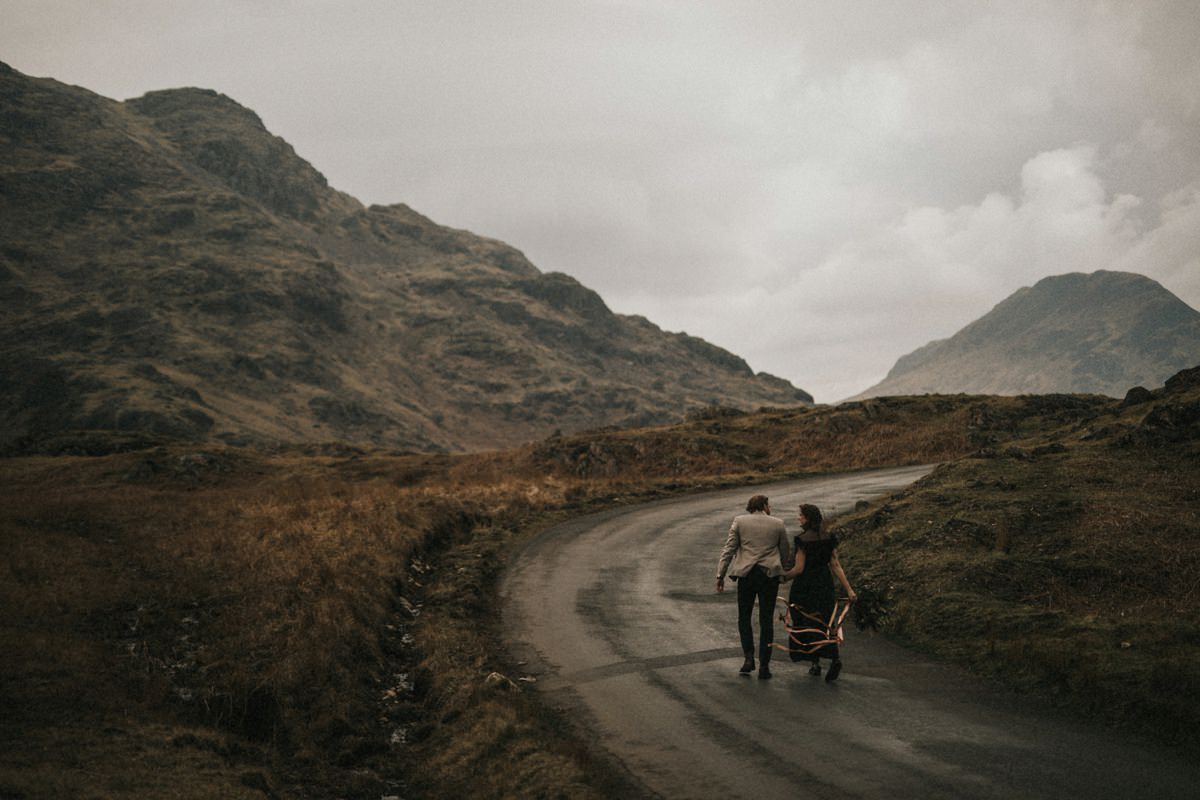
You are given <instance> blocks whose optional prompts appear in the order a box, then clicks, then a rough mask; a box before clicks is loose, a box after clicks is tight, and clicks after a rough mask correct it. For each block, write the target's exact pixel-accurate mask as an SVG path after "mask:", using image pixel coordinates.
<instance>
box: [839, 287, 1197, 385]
mask: <svg viewBox="0 0 1200 800" xmlns="http://www.w3.org/2000/svg"><path fill="white" fill-rule="evenodd" d="M1197 364H1200V312H1197V311H1196V310H1195V309H1193V308H1192V307H1191V306H1189V305H1187V304H1186V303H1184V302H1183V301H1182V300H1180V299H1179V298H1178V297H1176V296H1175V295H1173V294H1171V292H1169V291H1167V290H1166V289H1164V288H1163V287H1162V286H1161V285H1160V284H1158V283H1157V282H1155V281H1153V280H1151V279H1150V278H1147V277H1145V276H1143V275H1136V274H1133V273H1128V272H1106V271H1098V272H1093V273H1091V274H1083V273H1071V274H1068V275H1057V276H1054V277H1050V278H1044V279H1043V280H1041V281H1038V283H1037V284H1035V285H1034V286H1033V287H1032V288H1030V287H1025V288H1022V289H1019V290H1018V291H1016V292H1015V293H1014V294H1013V295H1011V296H1010V297H1009V298H1008V299H1006V300H1005V301H1004V302H1002V303H1000V304H999V305H998V306H996V307H995V308H993V309H992V310H991V311H990V312H988V313H987V314H986V315H985V316H983V317H981V318H980V319H978V320H976V321H975V322H973V323H971V324H970V325H968V326H967V327H965V328H963V329H962V330H961V331H959V332H958V333H956V334H954V336H951V337H950V338H949V339H941V340H938V341H934V342H930V343H929V344H927V345H925V346H924V347H921V348H920V349H918V350H914V351H913V352H911V353H909V354H908V355H906V356H903V357H902V358H900V359H899V360H898V361H897V362H896V365H895V366H894V367H892V370H891V372H889V373H888V375H887V377H886V378H884V380H883V381H881V382H880V383H878V384H876V385H875V386H872V387H871V388H870V389H867V390H866V391H865V392H863V393H862V394H860V395H858V398H864V397H878V396H881V395H912V394H935V393H936V394H951V393H957V392H965V393H970V394H1004V395H1015V394H1045V393H1055V392H1067V393H1087V394H1106V395H1111V396H1114V397H1121V396H1123V395H1124V394H1125V392H1126V390H1128V389H1129V387H1130V386H1139V385H1140V386H1146V387H1154V386H1161V385H1162V383H1163V381H1165V380H1166V379H1167V378H1169V377H1170V376H1171V375H1173V374H1175V373H1176V372H1178V371H1180V370H1181V369H1186V368H1188V367H1194V366H1196V365H1197ZM856 399H857V398H856Z"/></svg>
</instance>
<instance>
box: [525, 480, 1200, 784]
mask: <svg viewBox="0 0 1200 800" xmlns="http://www.w3.org/2000/svg"><path fill="white" fill-rule="evenodd" d="M928 469H929V468H927V467H926V468H905V469H898V470H883V471H873V472H867V473H857V474H851V475H842V476H831V477H821V478H811V479H805V480H801V481H790V482H787V483H781V484H776V485H772V486H768V487H759V488H753V487H751V488H740V489H737V490H732V491H721V492H716V493H709V494H704V495H697V496H692V497H687V498H676V499H671V500H665V501H660V502H656V503H652V504H648V505H643V506H637V507H629V508H623V509H616V510H612V511H607V512H603V513H600V514H595V515H591V516H588V517H581V518H579V519H576V520H572V521H569V522H567V523H564V524H562V525H559V526H556V527H555V528H553V529H551V530H548V531H546V532H545V533H543V534H542V535H540V536H539V537H537V538H536V539H535V540H534V541H532V542H531V543H530V544H529V545H528V546H527V547H526V548H525V549H524V550H523V551H522V553H520V554H518V555H517V557H516V558H514V559H513V560H512V567H511V568H510V570H509V572H508V573H507V575H506V576H505V579H504V582H503V586H502V595H503V600H504V622H505V628H506V631H507V632H508V635H509V642H508V644H509V647H510V649H511V651H512V653H513V654H514V655H515V656H516V657H517V658H518V659H520V660H523V661H525V662H526V666H525V667H524V669H525V670H526V671H528V672H529V673H531V674H533V675H535V676H537V678H538V682H537V684H535V685H536V686H537V688H538V690H539V691H540V692H541V693H542V695H543V698H544V699H545V700H546V702H548V703H549V704H550V705H552V706H555V707H557V708H560V709H562V710H564V711H565V712H566V713H568V714H570V715H572V716H573V717H574V718H576V719H578V720H580V724H581V725H583V726H584V728H585V729H586V730H588V731H590V732H591V733H592V734H593V735H594V736H595V740H596V741H597V742H598V744H599V745H600V746H601V747H602V748H603V749H604V750H605V751H607V753H608V754H609V755H611V756H612V757H613V758H614V759H615V760H616V761H617V762H619V763H620V764H621V765H622V766H623V767H624V768H625V769H627V770H628V772H629V774H630V775H631V776H632V777H633V778H634V779H635V780H636V781H637V782H639V783H640V784H642V785H643V786H644V787H645V788H646V789H647V790H648V791H650V792H652V793H656V794H659V795H662V796H664V797H680V798H684V797H686V798H709V797H711V798H739V797H745V798H775V797H790V796H799V797H803V796H814V797H821V798H849V797H853V798H890V799H892V800H895V798H908V797H913V798H917V797H919V798H1089V799H1090V800H1096V799H1097V798H1141V797H1146V798H1156V799H1157V800H1166V799H1167V798H1185V797H1186V798H1196V797H1200V765H1197V764H1194V763H1190V762H1188V761H1185V760H1183V759H1182V758H1181V757H1180V756H1178V755H1176V754H1173V753H1171V752H1169V751H1165V752H1164V751H1163V750H1161V749H1159V748H1155V747H1153V746H1151V745H1148V744H1145V743H1142V742H1138V741H1134V740H1131V739H1129V738H1128V737H1125V736H1122V735H1119V734H1116V733H1114V732H1112V731H1109V730H1105V729H1097V728H1091V727H1088V726H1085V725H1081V724H1078V723H1075V722H1072V721H1068V720H1064V719H1061V718H1059V717H1058V716H1055V715H1053V714H1049V713H1046V712H1043V711H1040V710H1039V709H1037V708H1036V707H1034V706H1033V705H1032V704H1030V703H1028V702H1026V701H1024V700H1023V699H1021V698H1019V697H1016V696H1014V695H1012V694H1010V693H1007V692H1003V691H1000V690H997V689H995V688H994V687H990V686H988V685H986V684H984V683H982V682H980V681H978V680H976V679H973V678H971V677H970V676H968V675H966V674H965V673H963V672H962V671H960V670H957V669H955V668H952V667H949V666H945V665H940V664H936V663H933V662H931V661H928V660H926V659H925V658H923V657H922V656H921V655H920V654H919V653H914V652H911V651H907V650H904V649H902V648H899V647H897V646H896V645H894V644H891V643H890V642H888V641H887V640H886V639H884V638H883V637H881V636H876V635H871V634H863V633H858V632H857V631H855V630H853V629H852V627H853V626H849V625H848V626H847V630H846V643H845V645H844V646H843V661H844V662H845V669H844V670H843V672H842V677H841V679H840V680H839V681H838V682H837V683H835V684H826V683H825V682H824V680H823V679H822V678H815V677H812V676H810V675H808V672H807V668H806V666H803V665H798V664H792V663H791V662H790V661H788V659H787V658H786V657H784V658H780V655H782V654H779V653H776V657H775V659H774V661H773V662H772V671H773V672H774V674H775V677H774V679H772V680H768V681H760V680H758V679H756V678H753V677H751V678H746V677H740V676H739V675H738V674H737V669H738V667H739V666H740V665H741V651H740V648H739V647H738V640H737V623H736V592H735V591H730V590H727V591H726V592H725V593H724V594H722V595H718V594H716V593H715V592H714V584H715V571H716V563H717V557H718V555H719V553H720V549H721V546H722V545H723V544H724V541H725V536H726V533H727V532H728V528H729V522H730V520H731V519H732V518H733V517H734V516H735V515H736V514H738V513H741V512H742V510H743V509H744V507H745V503H746V500H747V499H748V498H749V497H750V495H751V494H755V493H758V492H762V493H764V494H767V495H768V496H769V497H770V498H771V506H772V511H773V512H774V513H775V515H776V516H780V517H782V518H783V519H784V520H785V521H786V522H787V523H788V528H789V532H793V533H794V532H796V528H797V525H796V522H795V511H796V507H797V506H798V505H799V503H801V502H807V503H815V504H816V505H818V506H820V507H821V508H822V510H824V511H826V513H827V514H828V513H829V512H831V511H833V512H837V511H845V510H848V509H850V508H852V507H853V506H854V503H855V502H856V501H858V500H860V499H868V500H869V499H872V498H877V497H879V496H881V495H885V494H888V493H891V492H892V491H895V490H897V489H899V488H902V487H903V486H905V485H907V484H909V483H910V482H912V481H914V480H916V479H917V478H919V477H920V476H921V475H922V474H924V473H925V472H927V471H928ZM846 569H847V573H848V575H849V577H850V580H851V582H852V583H853V582H854V577H855V576H854V572H853V564H846ZM730 588H732V587H730ZM781 635H782V630H781V626H780V625H778V624H777V625H776V640H777V641H780V640H781V638H782V636H781ZM756 636H757V630H756Z"/></svg>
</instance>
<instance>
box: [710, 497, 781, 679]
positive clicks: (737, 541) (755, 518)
mask: <svg viewBox="0 0 1200 800" xmlns="http://www.w3.org/2000/svg"><path fill="white" fill-rule="evenodd" d="M746 512H747V513H745V514H739V515H738V516H736V517H734V518H733V524H732V525H730V526H729V538H728V539H726V540H725V548H724V549H723V550H721V560H720V561H719V562H718V563H717V591H718V592H724V591H725V576H726V575H729V577H730V578H732V579H733V580H734V581H736V582H737V585H738V587H737V603H738V634H739V635H740V636H741V639H742V652H743V653H744V654H745V655H746V661H745V663H743V664H742V668H741V669H740V670H738V672H739V674H741V675H749V674H750V673H751V672H753V671H754V627H753V625H752V624H751V622H750V616H751V615H752V614H753V613H754V601H755V600H758V628H759V643H758V644H759V646H758V662H759V666H758V677H759V678H762V679H766V678H770V677H771V668H770V663H771V642H773V641H774V639H775V625H774V619H775V598H776V596H777V595H778V594H779V578H780V576H781V575H782V574H783V573H784V570H785V569H790V568H791V566H792V552H791V547H790V546H789V545H788V537H787V528H786V527H785V526H784V524H783V520H781V519H779V518H778V517H772V516H771V504H770V502H769V501H768V500H767V498H766V496H765V495H761V494H756V495H754V497H751V498H750V502H748V503H747V504H746Z"/></svg>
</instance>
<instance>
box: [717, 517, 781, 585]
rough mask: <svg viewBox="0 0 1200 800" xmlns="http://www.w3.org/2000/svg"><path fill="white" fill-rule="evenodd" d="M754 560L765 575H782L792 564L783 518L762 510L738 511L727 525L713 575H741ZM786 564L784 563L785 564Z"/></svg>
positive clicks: (748, 569)
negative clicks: (764, 569)
mask: <svg viewBox="0 0 1200 800" xmlns="http://www.w3.org/2000/svg"><path fill="white" fill-rule="evenodd" d="M755 564H762V565H763V567H764V568H766V570H767V575H768V577H771V578H775V577H778V576H779V575H782V574H783V572H784V570H785V569H790V568H791V565H792V548H791V545H790V544H789V543H788V536H787V527H786V526H784V524H783V520H781V519H779V518H778V517H772V516H770V515H769V514H766V513H764V512H761V511H760V512H756V513H754V514H740V515H738V516H736V517H734V518H733V524H732V525H730V526H729V538H728V539H726V540H725V549H723V550H722V551H721V560H720V562H719V563H718V564H717V577H718V578H724V577H725V576H726V575H727V574H728V575H729V576H730V577H733V578H741V577H743V576H744V575H746V573H748V572H749V571H750V570H752V569H754V565H755ZM785 565H786V566H785Z"/></svg>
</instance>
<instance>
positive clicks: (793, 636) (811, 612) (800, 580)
mask: <svg viewBox="0 0 1200 800" xmlns="http://www.w3.org/2000/svg"><path fill="white" fill-rule="evenodd" d="M793 542H794V544H795V545H796V552H797V553H799V552H800V551H801V550H803V551H804V572H801V573H800V574H799V575H798V576H797V577H796V579H795V580H793V581H792V588H791V589H790V590H789V591H788V603H790V604H791V605H790V611H789V615H788V627H789V628H816V629H818V630H805V631H798V632H789V635H788V654H789V655H790V656H791V659H792V661H816V660H817V659H818V658H833V659H836V658H837V657H838V646H837V643H836V642H833V643H829V644H820V642H822V641H824V640H827V639H831V638H834V639H835V638H836V637H837V630H836V629H835V630H833V631H829V630H828V628H827V626H828V624H829V622H830V619H831V617H832V616H833V607H834V603H835V602H836V595H835V594H834V591H833V572H832V571H831V570H830V569H829V561H830V559H832V558H833V551H834V549H836V548H837V537H836V536H827V537H825V538H820V539H809V540H805V539H804V538H802V537H801V536H796V537H795V538H794V540H793Z"/></svg>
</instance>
